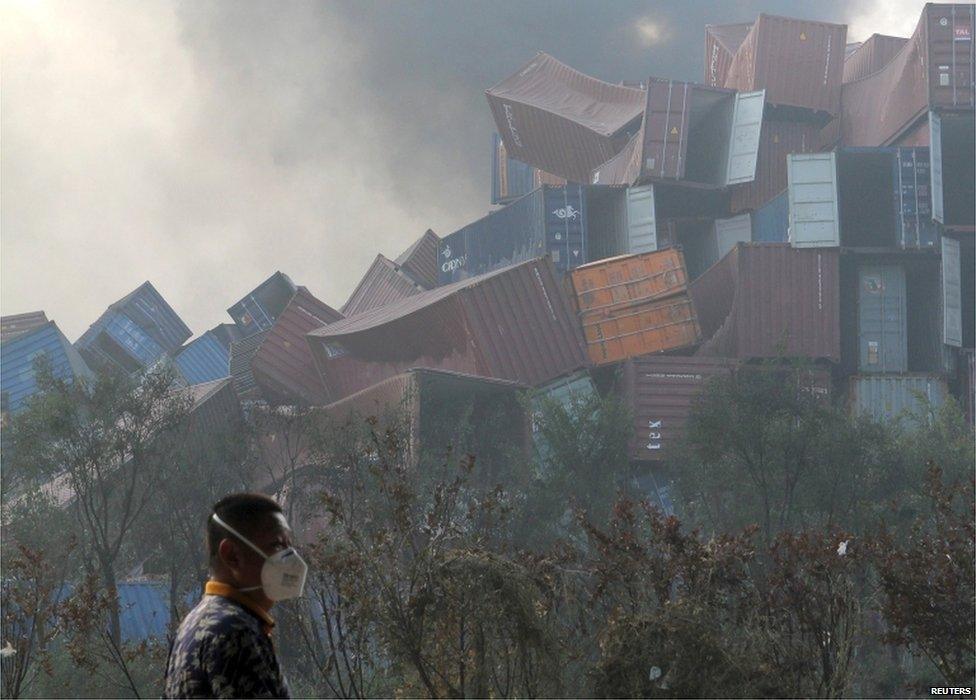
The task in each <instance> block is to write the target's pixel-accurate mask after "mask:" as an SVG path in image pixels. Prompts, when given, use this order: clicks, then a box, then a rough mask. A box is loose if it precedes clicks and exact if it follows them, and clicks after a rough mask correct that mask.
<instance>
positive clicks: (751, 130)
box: [725, 90, 766, 185]
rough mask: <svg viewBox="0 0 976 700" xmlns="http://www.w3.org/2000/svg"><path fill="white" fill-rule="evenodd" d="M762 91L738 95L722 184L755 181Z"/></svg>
mask: <svg viewBox="0 0 976 700" xmlns="http://www.w3.org/2000/svg"><path fill="white" fill-rule="evenodd" d="M765 102H766V91H765V90H759V91H757V92H740V93H738V94H737V95H736V96H735V108H734V109H733V110H732V132H731V137H730V139H729V162H728V166H727V168H726V174H725V184H726V185H734V184H737V183H740V182H752V181H753V180H754V179H756V160H757V159H758V157H759V134H760V132H761V131H762V117H763V106H764V105H765Z"/></svg>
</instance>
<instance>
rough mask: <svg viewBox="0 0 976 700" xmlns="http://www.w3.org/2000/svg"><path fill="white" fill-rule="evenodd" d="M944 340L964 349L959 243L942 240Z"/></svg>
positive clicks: (949, 239)
mask: <svg viewBox="0 0 976 700" xmlns="http://www.w3.org/2000/svg"><path fill="white" fill-rule="evenodd" d="M942 320H943V322H942V340H943V342H944V343H945V344H946V345H952V346H954V347H957V348H961V347H962V267H961V260H960V256H959V241H957V240H956V239H954V238H943V239H942Z"/></svg>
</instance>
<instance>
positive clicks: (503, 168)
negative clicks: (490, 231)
mask: <svg viewBox="0 0 976 700" xmlns="http://www.w3.org/2000/svg"><path fill="white" fill-rule="evenodd" d="M565 184H566V180H565V179H564V178H561V177H556V176H555V175H551V174H549V173H547V172H546V171H545V170H539V169H538V168H533V167H532V166H531V165H529V164H528V163H523V162H522V161H520V160H516V159H515V158H511V157H509V155H508V149H506V148H505V142H504V141H502V137H501V136H499V135H498V133H497V132H496V133H494V134H492V136H491V203H492V204H508V203H509V202H513V201H515V200H516V199H518V198H519V197H523V196H525V195H527V194H528V193H529V192H531V191H532V190H534V189H537V188H539V187H541V186H542V185H556V186H559V185H565Z"/></svg>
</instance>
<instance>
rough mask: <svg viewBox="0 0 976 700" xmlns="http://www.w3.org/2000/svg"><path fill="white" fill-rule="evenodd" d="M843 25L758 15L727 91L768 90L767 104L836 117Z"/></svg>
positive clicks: (735, 60) (844, 36) (731, 68)
mask: <svg viewBox="0 0 976 700" xmlns="http://www.w3.org/2000/svg"><path fill="white" fill-rule="evenodd" d="M846 41H847V26H846V25H843V24H828V23H826V22H812V21H808V20H801V19H793V18H790V17H777V16H774V15H766V14H761V15H759V19H757V20H756V22H755V24H753V25H752V28H751V29H750V30H749V34H748V35H747V36H746V38H745V39H744V40H743V41H742V44H741V45H740V46H739V50H738V51H736V54H735V57H734V58H733V59H732V65H731V66H729V72H728V77H727V78H726V81H725V87H727V88H735V89H736V90H762V89H765V90H766V103H767V104H770V105H776V106H781V107H799V108H801V109H804V110H810V111H812V112H819V113H821V114H823V115H829V116H836V115H837V114H838V113H839V112H840V86H841V80H842V78H843V73H844V48H845V43H846Z"/></svg>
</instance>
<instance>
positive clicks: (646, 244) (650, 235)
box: [627, 185, 657, 254]
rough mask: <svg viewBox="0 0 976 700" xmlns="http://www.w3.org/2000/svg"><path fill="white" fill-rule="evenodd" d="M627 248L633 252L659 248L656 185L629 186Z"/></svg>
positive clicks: (645, 251) (650, 250)
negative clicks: (655, 200) (655, 202)
mask: <svg viewBox="0 0 976 700" xmlns="http://www.w3.org/2000/svg"><path fill="white" fill-rule="evenodd" d="M627 248H628V250H627V252H628V253H632V254H633V253H650V252H653V251H655V250H657V225H656V221H655V215H654V185H642V186H640V187H628V188H627Z"/></svg>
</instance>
